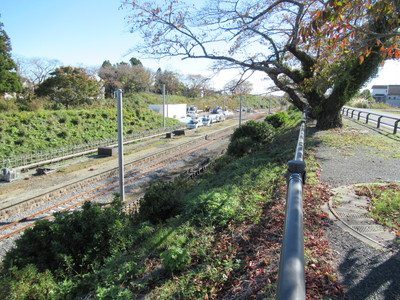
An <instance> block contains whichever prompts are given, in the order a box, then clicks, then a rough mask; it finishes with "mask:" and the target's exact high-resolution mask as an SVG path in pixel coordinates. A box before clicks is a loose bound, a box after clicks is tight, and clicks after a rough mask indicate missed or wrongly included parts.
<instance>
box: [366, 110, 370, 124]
mask: <svg viewBox="0 0 400 300" xmlns="http://www.w3.org/2000/svg"><path fill="white" fill-rule="evenodd" d="M370 114H371V113H368V114H367V118H366V119H365V124H368V119H369V115H370Z"/></svg>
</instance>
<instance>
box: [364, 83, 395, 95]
mask: <svg viewBox="0 0 400 300" xmlns="http://www.w3.org/2000/svg"><path fill="white" fill-rule="evenodd" d="M371 89H372V90H387V94H388V95H400V85H390V84H389V85H373V86H372V87H371Z"/></svg>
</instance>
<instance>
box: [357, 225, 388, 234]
mask: <svg viewBox="0 0 400 300" xmlns="http://www.w3.org/2000/svg"><path fill="white" fill-rule="evenodd" d="M351 228H353V229H354V230H357V231H358V232H361V233H367V232H383V231H384V230H383V227H382V226H380V225H351Z"/></svg>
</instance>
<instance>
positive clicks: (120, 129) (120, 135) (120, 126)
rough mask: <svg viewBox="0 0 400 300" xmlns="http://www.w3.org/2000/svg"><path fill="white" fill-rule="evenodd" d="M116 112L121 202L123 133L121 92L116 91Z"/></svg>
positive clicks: (123, 195)
mask: <svg viewBox="0 0 400 300" xmlns="http://www.w3.org/2000/svg"><path fill="white" fill-rule="evenodd" d="M117 111H118V170H119V195H120V199H121V201H122V202H123V201H124V199H125V189H124V133H123V115H122V90H121V89H119V90H118V91H117Z"/></svg>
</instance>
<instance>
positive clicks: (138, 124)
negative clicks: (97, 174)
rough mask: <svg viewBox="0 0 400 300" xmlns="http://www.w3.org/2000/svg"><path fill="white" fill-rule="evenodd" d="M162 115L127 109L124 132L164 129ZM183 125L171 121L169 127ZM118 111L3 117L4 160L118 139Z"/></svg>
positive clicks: (0, 117) (0, 141)
mask: <svg viewBox="0 0 400 300" xmlns="http://www.w3.org/2000/svg"><path fill="white" fill-rule="evenodd" d="M161 118H162V116H161V115H159V114H156V113H154V112H152V111H151V110H149V109H147V108H145V107H138V108H136V109H133V108H130V109H125V110H124V133H125V134H128V135H129V134H134V133H137V132H141V131H145V130H149V129H155V128H160V127H161V126H162V121H161ZM177 124H179V122H178V121H177V120H174V119H167V122H166V125H167V126H173V125H177ZM117 126H118V122H117V112H116V109H115V108H103V109H98V108H97V109H91V110H62V111H42V112H12V113H1V114H0V159H1V158H6V157H9V156H18V155H21V154H30V153H32V152H34V151H39V150H49V149H53V148H62V147H65V146H70V145H78V144H82V143H88V142H94V141H98V140H105V139H111V138H115V137H116V135H117Z"/></svg>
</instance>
